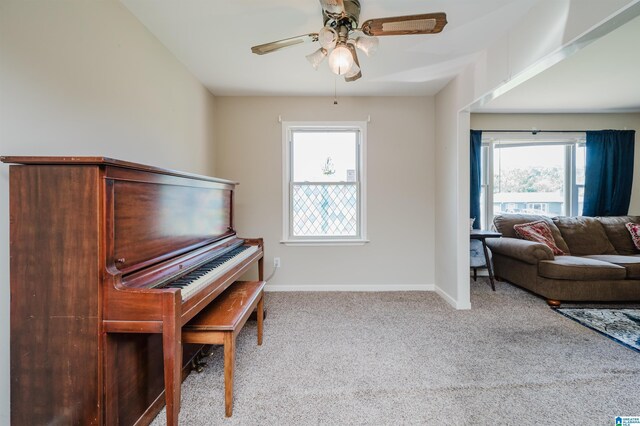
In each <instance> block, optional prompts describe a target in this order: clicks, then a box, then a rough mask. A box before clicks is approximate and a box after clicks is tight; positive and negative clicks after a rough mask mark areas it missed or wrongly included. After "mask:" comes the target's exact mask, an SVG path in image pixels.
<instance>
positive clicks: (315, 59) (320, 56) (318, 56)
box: [306, 47, 327, 70]
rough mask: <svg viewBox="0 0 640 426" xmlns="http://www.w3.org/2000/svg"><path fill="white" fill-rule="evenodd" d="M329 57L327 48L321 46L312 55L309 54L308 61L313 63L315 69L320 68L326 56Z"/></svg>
mask: <svg viewBox="0 0 640 426" xmlns="http://www.w3.org/2000/svg"><path fill="white" fill-rule="evenodd" d="M326 57H327V49H325V48H323V47H321V48H320V49H318V50H316V51H315V52H313V53H312V54H310V55H307V56H306V58H307V61H309V63H310V64H311V66H312V67H313V68H314V69H316V70H317V69H318V67H319V66H320V64H321V63H322V61H324V58H326Z"/></svg>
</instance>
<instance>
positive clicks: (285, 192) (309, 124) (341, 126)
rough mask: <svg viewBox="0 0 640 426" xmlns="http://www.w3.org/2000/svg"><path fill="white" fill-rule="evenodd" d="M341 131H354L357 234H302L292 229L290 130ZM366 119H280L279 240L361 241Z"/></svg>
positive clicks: (298, 242) (363, 232)
mask: <svg viewBox="0 0 640 426" xmlns="http://www.w3.org/2000/svg"><path fill="white" fill-rule="evenodd" d="M341 130H342V131H344V130H355V131H357V132H358V135H359V138H358V141H357V148H358V155H357V160H356V161H357V162H358V164H357V166H358V167H357V169H358V170H357V176H356V181H357V182H358V185H357V190H358V218H357V220H358V235H356V236H330V237H319V236H312V237H305V236H294V235H293V232H292V223H291V219H292V217H293V214H292V208H293V204H292V192H291V191H292V183H293V182H292V174H291V171H292V166H293V156H292V154H293V152H292V144H293V132H295V131H341ZM366 141H367V122H366V121H283V122H282V171H283V173H282V240H281V241H280V242H281V243H283V244H286V245H362V244H365V243H368V242H369V240H368V239H367V188H366V183H367V173H366V164H367V161H366V146H367V143H366Z"/></svg>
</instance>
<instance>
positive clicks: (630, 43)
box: [474, 18, 640, 113]
mask: <svg viewBox="0 0 640 426" xmlns="http://www.w3.org/2000/svg"><path fill="white" fill-rule="evenodd" d="M639 43H640V18H635V19H633V20H632V21H630V22H628V23H627V24H625V25H623V26H621V27H620V28H618V29H616V30H614V31H612V32H610V33H609V34H607V35H605V36H604V37H602V38H600V39H598V40H596V41H594V42H593V43H591V44H590V45H588V46H586V47H584V48H583V49H582V50H580V51H578V52H577V53H576V54H574V55H573V56H570V57H569V58H567V59H565V60H563V61H561V62H559V63H557V64H556V65H554V66H553V67H551V68H549V69H548V70H546V71H544V72H542V73H540V74H538V75H537V76H535V77H533V78H531V79H529V80H527V81H526V82H524V83H523V84H520V85H519V86H517V87H515V88H514V89H512V90H510V91H509V92H507V93H505V94H504V95H502V96H500V97H498V98H496V99H494V100H492V101H491V102H489V103H487V104H486V105H485V106H483V107H481V108H477V109H474V112H495V113H501V112H509V113H525V112H527V113H554V112H564V113H569V112H576V113H579V112H640V77H639V75H640V47H638V44H639Z"/></svg>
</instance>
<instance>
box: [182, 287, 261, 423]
mask: <svg viewBox="0 0 640 426" xmlns="http://www.w3.org/2000/svg"><path fill="white" fill-rule="evenodd" d="M265 284H266V283H265V281H237V282H236V283H234V284H232V285H231V286H229V288H227V289H226V290H225V291H224V292H223V293H222V294H220V295H219V296H218V297H216V298H215V299H214V300H213V301H212V302H211V303H210V304H209V306H207V307H206V308H204V309H203V310H202V311H201V312H200V313H199V314H198V315H196V316H195V317H194V318H193V319H192V320H191V321H189V322H188V323H187V324H185V325H184V327H182V343H196V344H204V345H224V411H225V415H226V416H227V417H231V414H232V412H233V369H234V365H235V352H236V336H237V335H238V333H239V332H240V330H241V329H242V326H244V324H245V323H246V322H247V319H248V318H249V316H250V315H251V313H252V312H253V310H254V309H256V308H257V311H256V312H257V317H258V318H257V319H258V345H262V328H263V319H264V286H265Z"/></svg>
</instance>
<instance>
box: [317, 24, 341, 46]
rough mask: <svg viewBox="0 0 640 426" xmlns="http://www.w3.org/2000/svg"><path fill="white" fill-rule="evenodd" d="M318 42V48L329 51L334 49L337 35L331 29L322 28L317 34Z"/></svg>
mask: <svg viewBox="0 0 640 426" xmlns="http://www.w3.org/2000/svg"><path fill="white" fill-rule="evenodd" d="M318 41H319V42H320V46H322V47H323V48H325V49H327V50H331V49H333V48H334V47H336V43H337V42H338V33H337V32H336V30H334V29H333V28H329V27H322V29H321V30H320V32H318Z"/></svg>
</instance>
